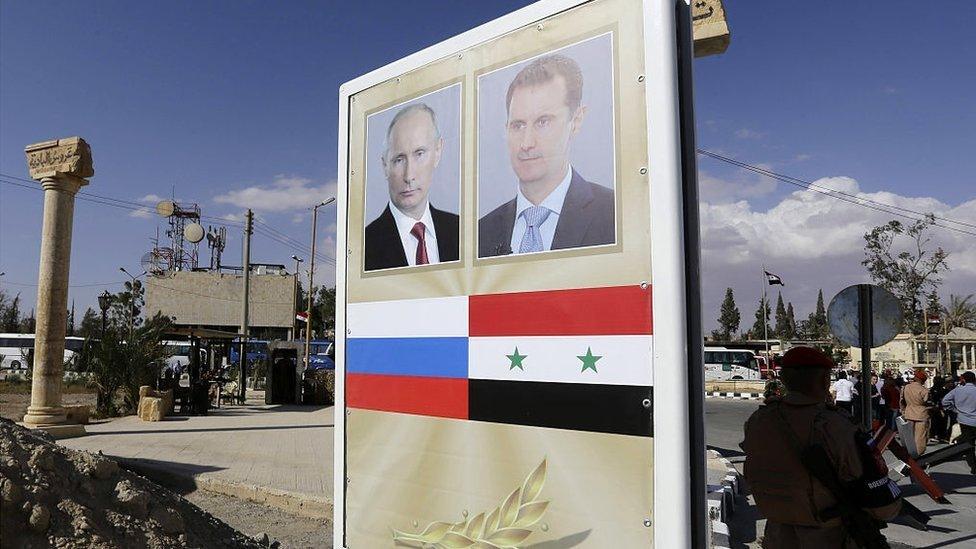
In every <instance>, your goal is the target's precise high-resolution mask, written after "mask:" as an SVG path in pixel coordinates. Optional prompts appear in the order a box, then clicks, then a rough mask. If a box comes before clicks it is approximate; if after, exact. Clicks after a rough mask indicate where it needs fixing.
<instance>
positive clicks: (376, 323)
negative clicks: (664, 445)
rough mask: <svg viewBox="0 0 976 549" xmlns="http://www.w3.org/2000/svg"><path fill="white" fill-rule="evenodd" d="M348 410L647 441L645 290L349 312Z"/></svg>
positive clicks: (363, 306) (395, 304)
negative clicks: (393, 413)
mask: <svg viewBox="0 0 976 549" xmlns="http://www.w3.org/2000/svg"><path fill="white" fill-rule="evenodd" d="M347 311H348V319H349V329H350V333H349V338H348V339H347V347H346V358H347V361H346V403H347V405H348V406H349V407H351V408H361V409H367V410H378V411H386V412H397V413H404V414H414V415H425V416H436V417H446V418H453V419H458V420H469V421H487V422H492V423H507V424H516V425H532V426H537V427H550V428H557V429H573V430H580V431H592V432H604V433H618V434H629V435H638V436H650V435H651V414H650V410H651V409H652V408H651V399H652V398H653V392H652V391H653V387H652V386H653V377H652V370H651V357H652V335H651V334H652V329H651V291H650V288H647V289H643V288H640V287H639V286H636V285H634V286H616V287H607V288H585V289H571V290H552V291H539V292H518V293H506V294H489V295H484V294H483V295H472V296H456V297H445V298H430V299H409V300H398V301H379V302H369V303H351V304H349V307H348V309H347Z"/></svg>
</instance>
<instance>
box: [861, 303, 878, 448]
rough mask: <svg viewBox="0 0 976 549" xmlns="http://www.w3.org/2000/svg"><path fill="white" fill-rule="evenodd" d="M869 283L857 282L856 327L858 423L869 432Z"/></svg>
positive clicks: (871, 322) (871, 309) (871, 330)
mask: <svg viewBox="0 0 976 549" xmlns="http://www.w3.org/2000/svg"><path fill="white" fill-rule="evenodd" d="M872 294H873V291H872V287H871V285H870V284H858V286H857V305H858V317H859V318H858V328H859V330H858V331H859V332H860V333H859V336H860V340H861V417H859V418H858V423H860V424H861V427H862V428H863V429H864V430H865V431H867V432H868V433H870V432H871V431H872V430H871V427H872V425H871V387H870V384H871V347H872V344H873V339H874V306H873V303H872V301H871V299H872V297H873V296H872Z"/></svg>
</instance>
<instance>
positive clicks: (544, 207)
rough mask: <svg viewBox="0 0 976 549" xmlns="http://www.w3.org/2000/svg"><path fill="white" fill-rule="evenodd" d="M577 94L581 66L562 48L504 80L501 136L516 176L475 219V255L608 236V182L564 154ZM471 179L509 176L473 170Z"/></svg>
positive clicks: (574, 122)
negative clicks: (509, 189)
mask: <svg viewBox="0 0 976 549" xmlns="http://www.w3.org/2000/svg"><path fill="white" fill-rule="evenodd" d="M582 97H583V73H582V71H581V70H580V67H579V65H578V64H577V62H576V61H574V60H573V59H572V58H570V57H569V56H566V55H561V54H552V55H546V56H543V57H540V58H538V59H535V60H534V61H532V62H530V63H529V64H527V65H526V66H525V67H523V68H522V69H521V70H520V71H519V72H518V74H517V75H516V76H515V78H514V79H513V80H512V81H511V83H510V84H509V86H508V93H507V94H506V97H505V101H506V113H507V120H506V124H505V138H506V145H507V152H508V158H507V160H508V162H509V163H510V164H511V168H512V171H513V172H514V174H515V177H516V179H517V182H516V183H517V184H516V185H515V186H514V187H515V188H514V197H513V198H512V199H511V200H508V201H507V202H505V203H503V204H502V205H500V206H498V207H497V208H495V209H494V210H492V211H490V212H488V213H487V214H485V215H484V216H483V217H481V219H480V220H479V221H478V257H492V256H498V255H507V254H524V253H533V252H544V251H549V250H561V249H571V248H580V247H586V246H599V245H603V244H613V243H614V242H615V232H614V231H615V223H614V192H613V190H612V189H610V188H608V187H605V186H603V185H599V184H597V183H593V182H590V181H588V180H587V179H586V178H585V177H584V176H583V175H582V174H580V173H579V172H578V171H577V170H576V169H575V168H574V166H573V161H572V158H571V146H572V144H573V141H574V140H575V139H576V138H577V136H578V135H579V133H580V131H581V130H582V128H583V125H584V123H585V119H586V113H587V107H586V105H585V104H583V101H582ZM484 100H487V99H484ZM608 154H612V148H611V149H610V152H608ZM481 161H482V162H484V161H485V159H481ZM478 184H479V186H484V185H508V184H509V183H508V182H506V181H485V180H482V179H481V177H480V176H479V181H478Z"/></svg>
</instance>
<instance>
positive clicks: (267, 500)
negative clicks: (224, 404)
mask: <svg viewBox="0 0 976 549" xmlns="http://www.w3.org/2000/svg"><path fill="white" fill-rule="evenodd" d="M106 457H110V458H112V459H114V460H116V461H118V463H119V465H121V466H122V467H123V468H125V469H127V470H129V471H131V472H133V473H136V474H137V475H140V476H143V477H146V478H147V479H149V480H151V481H153V482H155V483H157V484H163V485H165V486H167V487H169V488H170V489H173V490H176V491H179V492H183V493H187V492H190V491H193V490H206V491H208V492H214V493H217V494H223V495H225V496H231V497H235V498H238V499H243V500H245V501H251V502H254V503H260V504H263V505H267V506H270V507H275V508H277V509H280V510H282V511H285V512H288V513H291V514H294V515H300V516H303V517H309V518H315V519H327V520H331V519H332V501H330V500H328V499H326V498H320V497H315V496H310V495H307V494H301V493H298V492H290V491H287V490H278V489H276V488H268V487H266V486H258V485H256V484H246V483H243V482H230V481H226V480H221V479H218V478H214V477H208V476H202V475H194V474H192V473H179V472H176V471H172V470H169V469H164V468H161V467H155V466H153V465H150V464H149V463H147V462H146V461H145V460H141V459H139V458H122V457H118V456H108V455H106Z"/></svg>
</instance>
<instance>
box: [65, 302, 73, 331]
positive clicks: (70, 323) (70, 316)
mask: <svg viewBox="0 0 976 549" xmlns="http://www.w3.org/2000/svg"><path fill="white" fill-rule="evenodd" d="M66 335H68V336H73V335H75V300H73V299H72V300H71V310H69V311H68V327H67V332H66Z"/></svg>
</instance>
